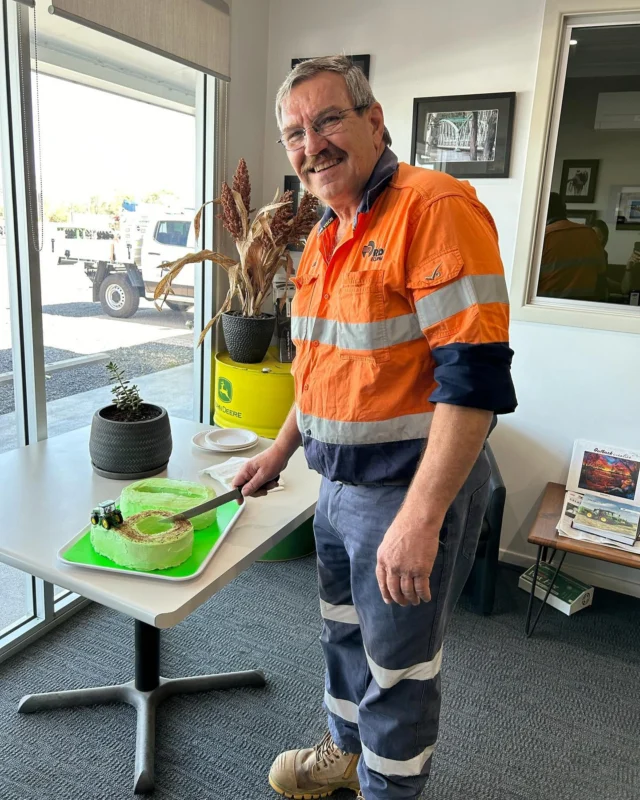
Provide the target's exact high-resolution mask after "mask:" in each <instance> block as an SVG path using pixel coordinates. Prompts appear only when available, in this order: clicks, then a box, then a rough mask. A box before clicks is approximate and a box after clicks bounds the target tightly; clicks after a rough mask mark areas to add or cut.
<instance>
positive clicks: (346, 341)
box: [337, 269, 391, 363]
mask: <svg viewBox="0 0 640 800" xmlns="http://www.w3.org/2000/svg"><path fill="white" fill-rule="evenodd" d="M338 293H339V295H338V297H339V299H338V306H339V311H340V322H339V323H338V341H337V345H338V350H339V352H340V358H341V359H344V360H346V361H368V362H372V363H381V362H383V361H388V360H389V359H390V358H391V353H390V351H389V336H388V328H387V320H386V316H385V307H384V270H382V269H378V270H365V271H362V272H350V273H347V274H346V275H345V276H344V278H343V280H342V281H341V282H340V284H339V286H338Z"/></svg>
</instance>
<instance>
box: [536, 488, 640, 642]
mask: <svg viewBox="0 0 640 800" xmlns="http://www.w3.org/2000/svg"><path fill="white" fill-rule="evenodd" d="M565 492H566V486H563V485H562V484H561V483H548V484H547V487H546V489H545V492H544V495H543V497H542V503H541V504H540V508H539V509H538V513H537V515H536V518H535V521H534V523H533V526H532V528H531V531H530V533H529V536H528V538H527V541H529V542H531V544H535V545H537V546H538V556H537V559H536V566H535V570H534V573H533V582H532V585H531V595H530V597H529V608H528V609H527V621H526V623H525V633H526V635H527V637H529V636H531V635H532V634H533V632H534V630H535V628H536V625H537V624H538V620H539V619H540V615H541V614H542V609H543V608H544V607H545V604H546V602H547V598H548V597H549V592H550V591H551V587H552V586H553V584H554V582H555V579H556V577H557V575H558V573H559V572H560V568H561V567H562V564H563V563H564V559H565V557H566V555H567V553H577V554H578V555H580V556H587V557H588V558H597V559H598V560H599V561H609V562H610V563H612V564H621V565H622V566H624V567H632V568H633V569H640V555H637V554H636V553H630V552H628V551H626V550H619V549H618V548H617V547H607V546H605V545H600V544H592V543H591V542H582V541H580V540H579V539H569V538H567V537H566V536H560V535H559V533H558V531H557V530H556V526H557V524H558V521H559V520H560V515H561V514H562V505H563V503H564V496H565ZM549 550H551V551H552V553H551V559H550V560H549V561H547V555H548V552H549ZM557 551H560V552H561V553H562V557H561V559H560V563H559V564H558V566H557V568H556V571H555V574H554V576H553V581H552V582H551V584H550V586H549V589H548V590H547V593H546V595H545V597H544V599H543V600H542V605H541V606H540V608H539V609H538V613H537V615H536V618H535V620H534V622H533V625H532V624H531V614H532V611H533V599H534V597H535V591H536V584H537V581H538V570H539V568H540V562H541V561H544V562H545V563H547V564H551V563H552V562H553V560H554V556H555V554H556V552H557Z"/></svg>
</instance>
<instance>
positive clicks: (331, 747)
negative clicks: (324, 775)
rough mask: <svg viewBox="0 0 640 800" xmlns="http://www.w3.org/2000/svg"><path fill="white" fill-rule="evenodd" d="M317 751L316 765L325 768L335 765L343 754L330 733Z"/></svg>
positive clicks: (362, 799)
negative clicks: (339, 755)
mask: <svg viewBox="0 0 640 800" xmlns="http://www.w3.org/2000/svg"><path fill="white" fill-rule="evenodd" d="M315 751H316V764H320V763H322V765H323V766H325V767H326V766H327V764H334V763H335V760H336V757H337V755H338V753H339V752H341V751H340V749H339V748H338V746H337V745H336V743H335V742H334V741H333V738H332V737H331V733H330V732H329V731H327V733H326V734H325V735H324V737H323V739H322V741H321V742H320V744H317V745H316V746H315ZM356 800H357V798H356ZM361 800H364V798H361Z"/></svg>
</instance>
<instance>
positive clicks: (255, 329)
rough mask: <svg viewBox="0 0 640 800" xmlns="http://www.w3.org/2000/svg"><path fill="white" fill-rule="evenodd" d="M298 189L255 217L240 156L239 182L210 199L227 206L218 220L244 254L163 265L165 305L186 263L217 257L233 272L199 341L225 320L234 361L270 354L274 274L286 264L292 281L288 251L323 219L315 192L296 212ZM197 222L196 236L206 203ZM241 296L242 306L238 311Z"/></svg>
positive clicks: (206, 254) (204, 254) (208, 253)
mask: <svg viewBox="0 0 640 800" xmlns="http://www.w3.org/2000/svg"><path fill="white" fill-rule="evenodd" d="M292 201H293V193H292V192H284V193H283V194H281V195H280V193H279V192H276V194H275V197H274V198H273V201H272V202H271V203H268V204H267V205H265V206H263V207H262V208H261V209H259V211H257V212H256V213H255V216H254V218H253V220H251V213H252V210H251V182H250V180H249V171H248V169H247V164H246V162H245V160H244V159H240V162H239V164H238V168H237V169H236V172H235V175H234V178H233V185H232V186H229V185H228V184H227V183H226V182H224V183H223V184H222V191H221V194H220V197H219V198H218V199H216V200H210V201H209V203H216V204H218V205H220V206H221V207H222V211H221V213H220V214H219V215H218V219H220V220H222V224H223V225H224V227H225V229H226V230H227V231H228V233H229V234H230V235H231V236H232V238H233V240H234V242H235V246H236V249H237V251H238V258H237V259H234V258H229V257H228V256H225V255H223V254H222V253H217V252H214V251H212V250H200V251H199V252H198V253H193V254H190V255H188V256H185V257H184V258H180V259H178V260H176V261H173V262H170V263H168V264H163V265H162V266H163V269H165V270H168V271H167V274H166V275H165V276H164V277H163V278H162V279H161V280H160V281H159V283H158V285H157V287H156V290H155V299H156V301H158V300H160V301H161V302H160V307H162V304H163V303H164V302H167V298H168V297H169V295H170V293H172V291H173V290H172V288H171V284H172V283H173V281H174V280H175V278H176V276H177V275H178V274H179V273H180V271H181V270H182V268H183V267H185V266H186V265H187V264H194V263H197V262H200V261H211V262H213V263H214V264H217V265H218V266H219V267H221V268H222V269H224V270H225V271H226V272H227V274H228V276H229V291H228V293H227V296H226V299H225V301H224V303H223V304H222V307H221V308H220V310H219V311H218V313H217V314H216V315H215V316H214V317H213V319H211V320H210V321H209V322H208V323H207V325H206V327H205V328H204V330H203V331H202V333H201V335H200V339H199V341H198V345H200V344H202V342H203V341H204V338H205V336H206V335H207V333H208V332H209V330H210V329H211V327H212V326H213V325H215V323H216V322H217V321H218V319H220V318H222V330H223V333H224V338H225V342H226V344H227V348H228V350H229V355H230V356H231V358H232V359H233V360H234V361H238V362H240V363H244V364H253V363H258V362H260V361H262V359H263V358H264V356H265V354H266V352H267V349H268V347H269V344H270V343H271V337H272V335H273V330H274V326H275V315H274V314H268V313H264V312H263V311H262V307H263V305H264V302H265V300H266V299H267V297H268V296H269V294H270V292H271V288H272V285H273V278H274V276H275V274H276V272H277V271H278V270H279V269H280V268H281V267H282V268H284V269H285V270H286V273H287V280H288V278H289V277H290V276H291V273H292V271H293V262H292V260H291V256H290V254H289V251H288V249H287V248H288V247H289V246H290V245H298V244H300V243H301V242H302V241H303V240H304V239H305V238H306V237H307V236H308V235H309V233H310V232H311V229H312V228H313V226H314V225H315V224H316V222H317V221H318V212H317V209H318V201H317V199H316V198H315V197H314V196H313V195H312V194H309V192H306V193H305V194H304V197H303V198H302V200H301V201H300V205H299V208H298V213H297V214H295V215H294V213H293V202H292ZM206 205H208V203H205V205H204V206H202V208H201V209H200V210H199V211H198V213H197V214H196V217H195V220H194V228H195V234H196V238H197V237H199V236H200V220H201V216H202V212H203V210H204V208H205V206H206ZM234 300H238V304H239V306H240V308H239V310H237V311H236V310H232V305H233V302H234Z"/></svg>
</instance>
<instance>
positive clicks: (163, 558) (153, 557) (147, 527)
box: [91, 509, 193, 570]
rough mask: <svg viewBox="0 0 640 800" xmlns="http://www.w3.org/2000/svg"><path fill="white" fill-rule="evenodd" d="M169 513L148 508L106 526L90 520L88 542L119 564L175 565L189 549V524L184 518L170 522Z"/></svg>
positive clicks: (141, 566)
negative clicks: (89, 538)
mask: <svg viewBox="0 0 640 800" xmlns="http://www.w3.org/2000/svg"><path fill="white" fill-rule="evenodd" d="M172 513H173V512H170V511H158V510H155V509H154V510H151V509H149V510H146V511H141V512H140V513H138V514H134V515H133V516H130V517H128V518H127V519H125V520H124V522H121V523H120V524H118V525H115V526H111V527H108V528H106V527H105V526H104V525H102V524H101V523H99V524H97V525H96V524H93V521H92V524H91V544H92V545H93V548H94V550H95V551H96V552H98V553H100V555H103V556H105V557H106V558H109V559H111V561H114V562H115V563H116V564H119V565H120V566H122V567H131V568H132V569H141V570H157V569H167V568H168V567H175V566H177V565H178V564H182V562H183V561H186V560H187V559H188V558H189V557H190V555H191V553H192V551H193V525H192V524H191V522H190V521H189V520H187V519H181V520H176V521H175V522H170V521H169V517H171V516H172Z"/></svg>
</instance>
